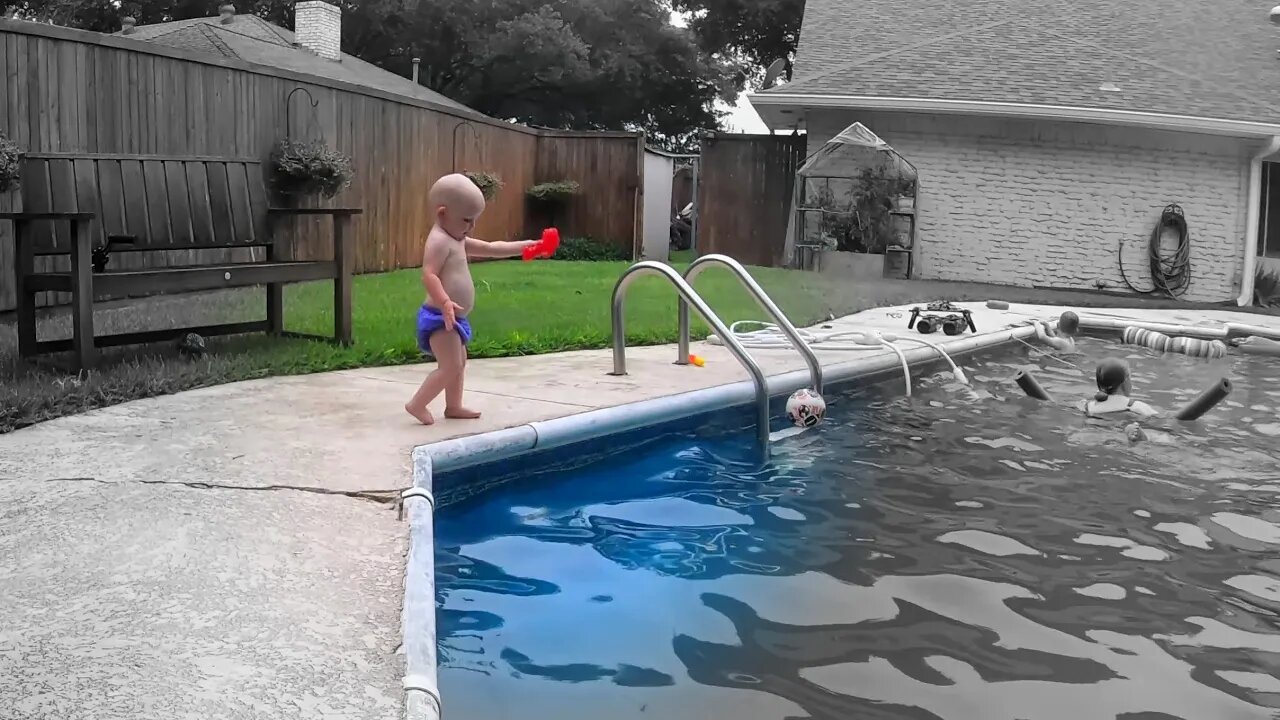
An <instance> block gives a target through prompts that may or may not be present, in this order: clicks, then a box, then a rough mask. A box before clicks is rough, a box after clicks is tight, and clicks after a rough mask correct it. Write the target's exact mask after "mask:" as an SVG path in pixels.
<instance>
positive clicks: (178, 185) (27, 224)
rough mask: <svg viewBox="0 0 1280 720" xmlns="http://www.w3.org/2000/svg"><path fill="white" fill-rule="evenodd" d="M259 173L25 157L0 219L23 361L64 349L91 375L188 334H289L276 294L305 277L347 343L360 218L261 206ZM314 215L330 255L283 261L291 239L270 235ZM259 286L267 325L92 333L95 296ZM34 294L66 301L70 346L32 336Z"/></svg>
mask: <svg viewBox="0 0 1280 720" xmlns="http://www.w3.org/2000/svg"><path fill="white" fill-rule="evenodd" d="M263 174H264V168H263V166H262V163H261V162H259V161H256V160H246V159H229V158H208V157H167V156H138V155H100V154H79V153H43V154H40V153H35V154H29V155H26V156H24V158H23V166H22V185H21V193H22V207H23V212H19V213H3V214H0V220H10V221H12V222H13V225H14V237H15V239H16V248H15V249H16V252H15V260H16V262H15V263H14V276H15V279H16V281H17V295H18V297H17V309H18V353H19V356H21V357H24V358H26V357H31V356H34V355H39V354H43V353H50V352H64V351H67V350H71V351H73V353H74V357H75V361H76V363H77V365H78V366H79V367H90V366H92V365H93V363H94V360H95V358H96V354H97V349H98V348H102V347H110V346H117V345H130V344H135V343H145V342H152V341H158V340H166V339H173V338H176V337H180V336H182V335H184V334H185V333H187V332H196V333H199V334H201V335H227V334H235V333H246V332H270V333H275V334H280V335H286V334H289V335H296V333H285V331H284V294H283V287H284V285H285V284H287V283H297V282H307V281H312V280H333V281H334V298H333V299H334V337H333V339H335V340H337V341H338V342H340V343H342V344H350V343H351V342H352V336H351V276H352V270H353V266H354V262H355V244H354V243H355V241H354V236H353V234H352V232H351V225H352V221H353V219H354V216H356V215H358V214H360V212H361V210H359V209H353V208H306V209H291V208H276V207H269V206H268V200H267V197H268V196H267V190H266V184H265V181H264V177H263ZM317 215H318V216H326V217H329V218H331V219H332V222H333V241H334V242H333V257H332V259H331V260H323V261H293V260H287V259H286V258H287V257H289V253H288V251H289V250H290V246H289V241H288V239H287V238H282V237H279V236H278V235H283V233H279V234H278V233H277V232H276V229H277V228H278V227H279V226H280V222H281V221H283V220H287V219H289V218H297V217H299V216H317ZM214 251H217V252H214ZM200 255H204V256H206V257H204V258H203V259H201V258H199V257H198V256H200ZM209 255H214V256H217V257H215V258H212V259H211V258H209V257H208V256H209ZM44 256H60V257H61V258H63V260H62V262H61V263H57V264H58V265H59V266H60V267H54V265H55V263H54V262H50V261H49V260H48V259H42V260H40V261H39V263H40V264H41V265H42V266H46V267H41V268H39V269H38V268H37V258H42V257H44ZM68 257H69V259H70V262H69V263H68V262H66V260H65V258H68ZM104 261H105V265H104ZM256 285H265V286H266V293H267V297H266V300H267V303H266V305H267V308H266V310H267V318H266V320H262V321H254V322H242V323H230V324H222V325H213V326H207V327H187V328H175V329H167V330H152V331H146V332H135V333H124V334H115V335H103V336H95V334H94V327H93V303H94V301H95V300H104V299H108V298H118V297H136V296H139V295H150V294H159V293H182V292H192V291H198V290H212V289H217V288H229V287H243V286H256ZM42 291H53V292H66V293H70V299H71V317H72V326H73V336H72V338H71V339H70V340H45V341H41V340H38V339H37V337H36V314H35V310H36V303H35V294H36V293H38V292H42ZM325 339H328V338H325Z"/></svg>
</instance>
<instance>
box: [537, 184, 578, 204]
mask: <svg viewBox="0 0 1280 720" xmlns="http://www.w3.org/2000/svg"><path fill="white" fill-rule="evenodd" d="M526 194H527V195H528V196H529V199H530V200H536V201H538V202H548V203H554V202H564V201H566V200H568V199H569V198H571V197H573V196H574V195H577V194H578V183H576V182H574V181H573V180H557V181H555V182H544V183H538V184H537V185H534V186H533V187H531V188H529V189H528V190H527V191H526Z"/></svg>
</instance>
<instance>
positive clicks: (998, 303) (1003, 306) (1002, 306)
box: [987, 300, 1009, 310]
mask: <svg viewBox="0 0 1280 720" xmlns="http://www.w3.org/2000/svg"><path fill="white" fill-rule="evenodd" d="M987 307H989V308H991V309H992V310H1008V309H1009V303H1007V302H1005V301H1003V300H988V301H987Z"/></svg>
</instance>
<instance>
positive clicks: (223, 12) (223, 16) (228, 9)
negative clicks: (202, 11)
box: [218, 3, 236, 25]
mask: <svg viewBox="0 0 1280 720" xmlns="http://www.w3.org/2000/svg"><path fill="white" fill-rule="evenodd" d="M235 19H236V6H235V5H232V4H230V3H228V4H226V5H223V6H221V7H219V8H218V22H220V23H222V24H223V25H230V24H231V21H232V20H235Z"/></svg>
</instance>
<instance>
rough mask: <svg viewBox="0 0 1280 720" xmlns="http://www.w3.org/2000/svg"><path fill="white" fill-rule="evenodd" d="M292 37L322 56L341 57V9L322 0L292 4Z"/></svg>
mask: <svg viewBox="0 0 1280 720" xmlns="http://www.w3.org/2000/svg"><path fill="white" fill-rule="evenodd" d="M293 13H294V14H293V39H294V41H295V42H297V43H298V44H299V45H301V46H302V47H304V48H306V49H308V50H310V51H312V52H314V53H315V54H317V55H319V56H320V57H322V58H328V59H330V60H341V59H342V10H341V9H339V8H338V7H337V6H336V5H330V4H329V3H327V2H322V0H307V2H300V3H298V4H296V5H294V6H293Z"/></svg>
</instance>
